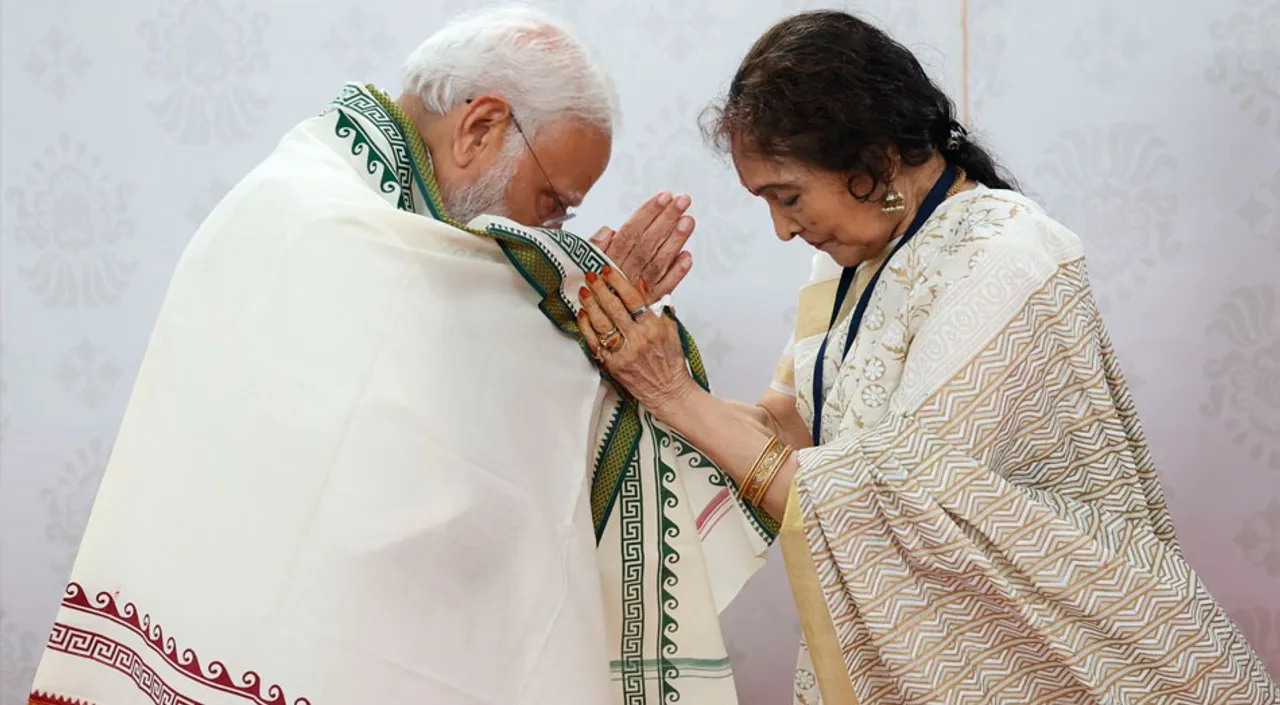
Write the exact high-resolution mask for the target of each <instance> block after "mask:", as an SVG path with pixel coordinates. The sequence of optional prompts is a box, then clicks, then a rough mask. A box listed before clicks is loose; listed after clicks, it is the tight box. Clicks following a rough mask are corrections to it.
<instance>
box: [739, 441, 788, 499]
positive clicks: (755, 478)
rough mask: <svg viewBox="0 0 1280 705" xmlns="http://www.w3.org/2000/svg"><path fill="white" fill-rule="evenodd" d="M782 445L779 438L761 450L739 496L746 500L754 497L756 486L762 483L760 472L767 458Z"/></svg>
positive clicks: (742, 485) (740, 487) (743, 481)
mask: <svg viewBox="0 0 1280 705" xmlns="http://www.w3.org/2000/svg"><path fill="white" fill-rule="evenodd" d="M779 445H782V441H779V440H778V437H777V436H774V437H772V438H770V439H769V442H768V443H766V444H765V445H764V448H763V449H761V451H760V455H759V456H757V457H756V461H755V462H754V463H752V464H751V470H750V471H749V472H747V476H746V478H744V479H743V480H742V484H741V485H740V486H739V487H738V496H739V497H741V498H743V499H744V500H745V499H747V498H748V497H750V496H752V495H754V494H755V492H756V484H757V483H758V482H759V481H760V470H761V468H762V466H763V465H764V461H765V458H767V457H769V456H770V454H771V453H773V452H774V449H775V448H776V447H777V446H779Z"/></svg>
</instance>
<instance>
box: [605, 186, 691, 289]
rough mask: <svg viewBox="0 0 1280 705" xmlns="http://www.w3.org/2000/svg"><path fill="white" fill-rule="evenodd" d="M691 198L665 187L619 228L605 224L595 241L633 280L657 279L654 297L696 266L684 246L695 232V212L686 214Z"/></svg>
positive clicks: (654, 286)
mask: <svg viewBox="0 0 1280 705" xmlns="http://www.w3.org/2000/svg"><path fill="white" fill-rule="evenodd" d="M690 202H691V200H690V198H689V196H687V195H683V194H682V195H679V196H672V195H671V194H670V193H667V192H666V191H663V192H661V193H659V194H657V195H655V196H653V197H652V198H650V199H649V200H648V201H646V202H645V204H644V205H642V206H640V207H639V208H637V209H636V212H635V213H633V214H632V215H631V217H630V218H628V219H627V222H625V223H623V224H622V227H621V228H618V229H617V230H616V231H615V230H612V229H610V228H601V229H600V230H599V231H598V232H597V233H596V234H595V236H593V237H592V238H591V242H592V243H594V244H595V245H596V247H599V248H600V249H601V250H604V253H605V254H606V255H608V257H609V259H611V260H613V262H614V264H616V265H618V267H619V268H620V269H621V270H622V273H623V274H625V275H626V276H627V277H628V278H630V279H631V281H641V280H643V281H648V282H652V283H653V290H652V292H651V294H652V296H653V298H654V299H655V300H656V299H661V298H662V297H664V296H666V295H667V294H670V293H671V292H672V291H675V288H676V286H678V285H679V284H680V282H681V280H683V279H684V278H685V275H687V274H688V273H689V271H690V270H691V269H692V268H693V255H691V254H689V252H688V251H686V250H684V249H683V248H684V246H685V243H687V242H688V241H689V237H690V236H692V235H693V227H694V225H695V223H694V221H693V216H689V215H685V214H684V212H685V211H686V210H688V208H689V204H690Z"/></svg>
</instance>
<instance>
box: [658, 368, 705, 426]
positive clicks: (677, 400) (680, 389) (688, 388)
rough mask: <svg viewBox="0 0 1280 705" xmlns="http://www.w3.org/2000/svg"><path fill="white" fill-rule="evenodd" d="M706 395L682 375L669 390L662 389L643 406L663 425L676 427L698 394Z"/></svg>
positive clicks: (692, 381)
mask: <svg viewBox="0 0 1280 705" xmlns="http://www.w3.org/2000/svg"><path fill="white" fill-rule="evenodd" d="M706 393H707V392H706V390H704V389H703V388H702V387H699V386H698V383H697V382H695V381H694V380H693V378H692V377H690V376H688V375H684V376H683V377H681V378H680V380H679V381H678V382H676V383H674V384H672V385H671V387H670V388H669V389H664V390H662V391H661V392H660V393H658V394H655V395H653V397H652V398H651V399H647V400H644V404H645V406H646V407H647V408H648V409H649V412H650V413H652V414H653V415H654V416H656V417H658V419H659V420H661V421H662V422H663V423H666V424H667V425H669V426H673V427H678V426H677V424H678V423H679V421H680V419H681V417H682V416H684V415H685V413H686V412H687V409H688V407H689V406H690V405H691V404H692V403H694V401H695V400H696V398H697V397H698V395H699V394H706Z"/></svg>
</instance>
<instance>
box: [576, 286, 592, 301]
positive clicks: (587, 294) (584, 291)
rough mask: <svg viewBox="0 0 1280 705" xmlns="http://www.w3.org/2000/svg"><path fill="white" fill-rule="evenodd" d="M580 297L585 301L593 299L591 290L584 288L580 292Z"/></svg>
mask: <svg viewBox="0 0 1280 705" xmlns="http://www.w3.org/2000/svg"><path fill="white" fill-rule="evenodd" d="M578 296H581V297H582V298H584V299H589V298H591V290H590V289H588V288H587V287H585V286H584V287H582V288H581V289H579V290H578Z"/></svg>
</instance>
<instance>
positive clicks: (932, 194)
mask: <svg viewBox="0 0 1280 705" xmlns="http://www.w3.org/2000/svg"><path fill="white" fill-rule="evenodd" d="M955 181H956V168H955V167H954V166H951V165H947V168H946V170H945V171H943V172H942V176H939V177H938V180H937V181H936V182H934V184H933V188H931V189H929V193H928V195H926V196H925V197H924V203H921V204H920V210H918V211H916V217H915V218H913V219H912V221H911V225H910V226H908V227H907V231H906V232H905V233H903V234H902V237H900V238H898V244H896V245H894V247H893V251H892V252H890V253H889V256H888V257H885V258H884V261H883V262H881V263H880V268H879V269H877V270H876V273H875V275H874V276H872V277H871V281H869V282H867V287H866V288H865V289H863V290H862V296H860V297H858V305H857V306H856V307H855V308H854V309H853V318H852V320H850V321H849V333H848V335H846V336H845V339H844V352H842V353H841V355H840V362H842V363H843V362H844V359H845V357H847V356H848V355H849V350H850V349H852V348H853V339H854V337H855V336H857V335H858V328H860V327H861V326H862V317H863V315H864V314H866V312H867V305H868V304H870V303H871V293H872V292H873V291H875V288H876V283H877V282H879V281H880V275H881V274H883V273H884V269H885V267H888V266H889V262H890V261H891V260H893V256H894V255H896V254H898V251H899V250H901V249H902V248H903V246H904V245H906V244H907V243H908V242H910V241H911V238H912V237H914V236H915V234H916V233H917V232H919V231H920V227H921V226H922V225H924V223H925V221H927V220H928V219H929V216H931V215H933V212H934V211H935V210H937V209H938V206H940V205H942V202H943V201H944V200H946V197H947V191H949V190H950V189H951V187H952V186H953V185H954V184H955ZM857 271H858V270H857V267H845V268H844V271H843V272H842V273H841V274H840V286H839V287H837V288H836V301H835V305H834V306H832V307H831V322H830V323H829V324H827V334H826V335H825V336H823V338H822V345H821V346H820V347H819V348H818V359H817V361H816V362H815V363H814V368H813V444H814V445H815V446H816V445H819V444H821V443H822V366H823V361H824V360H826V357H827V343H829V342H830V341H831V329H832V328H834V327H835V325H836V319H838V318H839V317H840V309H841V307H843V306H844V299H845V297H846V296H848V295H849V288H850V287H852V286H853V279H854V275H855V274H856V273H857Z"/></svg>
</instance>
